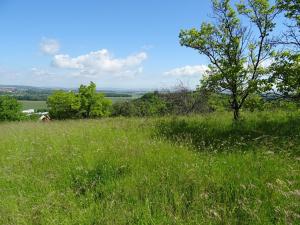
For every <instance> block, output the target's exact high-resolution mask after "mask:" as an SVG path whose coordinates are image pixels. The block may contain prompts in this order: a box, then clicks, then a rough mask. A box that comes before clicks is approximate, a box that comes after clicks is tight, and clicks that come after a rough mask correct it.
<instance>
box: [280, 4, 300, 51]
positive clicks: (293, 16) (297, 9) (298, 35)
mask: <svg viewBox="0 0 300 225" xmlns="http://www.w3.org/2000/svg"><path fill="white" fill-rule="evenodd" d="M277 6H278V8H279V9H280V10H282V11H283V12H284V14H285V17H286V18H288V19H289V21H290V22H289V23H288V24H287V27H288V30H287V31H286V33H285V34H284V37H285V39H283V40H280V41H279V43H282V44H288V45H292V46H294V47H296V48H297V49H298V51H299V50H300V1H299V0H277Z"/></svg>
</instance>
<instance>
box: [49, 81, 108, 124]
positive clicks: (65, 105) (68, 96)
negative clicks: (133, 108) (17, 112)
mask: <svg viewBox="0 0 300 225" xmlns="http://www.w3.org/2000/svg"><path fill="white" fill-rule="evenodd" d="M47 105H48V108H49V109H50V116H51V117H53V118H56V119H68V118H96V117H102V116H107V115H108V114H109V113H110V108H111V101H110V100H109V99H106V98H105V97H104V95H103V94H102V93H97V92H96V85H95V84H94V83H93V82H91V83H90V85H89V86H85V85H81V86H80V88H79V90H78V93H74V92H65V91H56V92H54V93H53V94H52V95H51V96H49V97H48V100H47Z"/></svg>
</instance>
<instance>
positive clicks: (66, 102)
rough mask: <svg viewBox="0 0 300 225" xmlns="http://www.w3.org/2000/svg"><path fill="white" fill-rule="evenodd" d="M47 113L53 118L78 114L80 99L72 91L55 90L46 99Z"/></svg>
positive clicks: (76, 115) (72, 116) (74, 116)
mask: <svg viewBox="0 0 300 225" xmlns="http://www.w3.org/2000/svg"><path fill="white" fill-rule="evenodd" d="M47 105H48V108H49V113H50V116H51V117H52V118H55V119H70V118H76V117H78V116H79V109H80V99H79V97H78V96H77V95H76V94H75V93H74V92H65V91H56V92H54V93H53V94H52V95H50V96H49V97H48V99H47Z"/></svg>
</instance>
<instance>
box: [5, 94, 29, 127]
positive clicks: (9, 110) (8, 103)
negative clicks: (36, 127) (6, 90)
mask: <svg viewBox="0 0 300 225" xmlns="http://www.w3.org/2000/svg"><path fill="white" fill-rule="evenodd" d="M21 108H22V106H21V104H20V103H19V102H18V101H17V99H15V98H12V97H9V96H0V121H19V120H22V119H23V118H24V116H23V115H22V112H21Z"/></svg>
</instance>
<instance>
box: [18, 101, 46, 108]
mask: <svg viewBox="0 0 300 225" xmlns="http://www.w3.org/2000/svg"><path fill="white" fill-rule="evenodd" d="M19 102H20V103H21V104H22V108H23V110H26V109H35V110H37V109H47V104H46V101H25V100H24V101H23V100H22V101H21V100H20V101H19Z"/></svg>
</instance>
